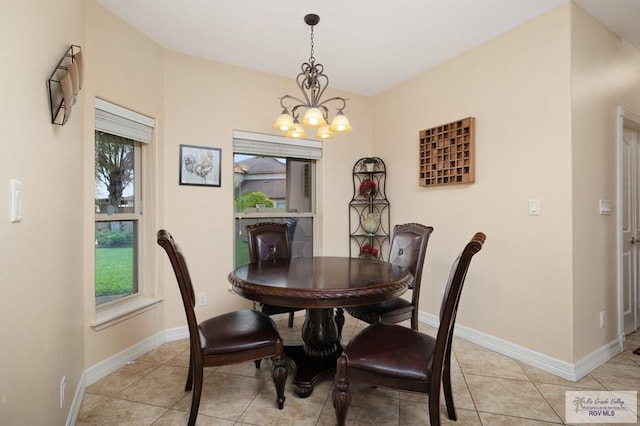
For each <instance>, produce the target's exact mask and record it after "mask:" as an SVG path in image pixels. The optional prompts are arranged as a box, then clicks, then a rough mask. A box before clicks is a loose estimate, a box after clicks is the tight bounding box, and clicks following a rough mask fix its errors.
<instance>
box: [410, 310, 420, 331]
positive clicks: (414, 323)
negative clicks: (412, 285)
mask: <svg viewBox="0 0 640 426" xmlns="http://www.w3.org/2000/svg"><path fill="white" fill-rule="evenodd" d="M416 311H417V309H416V310H414V311H413V313H412V314H411V328H412V329H414V330H415V331H418V312H416Z"/></svg>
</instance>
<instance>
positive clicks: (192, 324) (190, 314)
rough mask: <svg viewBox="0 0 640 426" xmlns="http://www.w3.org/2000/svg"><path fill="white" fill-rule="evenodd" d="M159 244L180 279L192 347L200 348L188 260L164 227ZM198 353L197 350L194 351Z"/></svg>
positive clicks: (177, 279)
mask: <svg viewBox="0 0 640 426" xmlns="http://www.w3.org/2000/svg"><path fill="white" fill-rule="evenodd" d="M157 242H158V245H159V246H161V247H162V248H164V251H166V252H167V256H168V257H169V261H170V262H171V266H172V267H173V272H174V273H175V275H176V281H178V288H179V289H180V295H181V296H182V304H183V305H184V311H185V314H186V316H187V326H188V327H189V336H190V339H191V346H192V349H194V347H195V350H197V351H199V350H200V333H199V332H198V321H197V318H196V313H195V311H194V309H193V308H194V306H195V303H196V297H195V292H194V291H193V284H192V283H191V275H190V274H189V268H188V267H187V261H186V259H185V258H184V255H183V254H182V250H181V249H180V246H179V245H178V243H176V242H175V240H174V239H173V236H172V235H171V234H170V233H169V232H167V231H166V230H164V229H161V230H159V231H158V234H157ZM193 353H197V352H193Z"/></svg>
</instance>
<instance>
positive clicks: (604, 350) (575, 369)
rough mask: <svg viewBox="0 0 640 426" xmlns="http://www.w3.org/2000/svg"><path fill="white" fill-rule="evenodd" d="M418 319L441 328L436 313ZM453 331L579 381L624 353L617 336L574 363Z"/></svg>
mask: <svg viewBox="0 0 640 426" xmlns="http://www.w3.org/2000/svg"><path fill="white" fill-rule="evenodd" d="M418 320H419V321H420V322H423V323H425V324H428V325H430V326H432V327H438V324H439V323H440V321H439V319H438V317H437V316H435V315H432V314H428V313H426V312H422V311H420V314H419V315H418ZM454 334H455V335H456V336H457V337H460V338H462V339H464V340H468V341H469V342H472V343H475V344H476V345H480V346H482V347H483V348H487V349H490V350H492V351H494V352H497V353H500V354H503V355H506V356H508V357H510V358H513V359H517V360H518V361H522V362H524V363H525V364H528V365H530V366H532V367H535V368H538V369H540V370H542V371H546V372H547V373H551V374H553V375H556V376H558V377H561V378H563V379H565V380H569V381H572V382H577V381H578V380H580V379H581V378H583V377H584V376H586V375H587V374H589V373H590V372H592V371H593V370H595V369H596V368H597V367H599V366H600V365H602V364H604V363H605V362H607V361H609V360H610V359H611V358H613V357H614V356H616V355H618V354H619V353H620V352H621V350H620V347H621V346H620V342H619V340H618V339H615V340H613V341H612V342H610V343H608V344H606V345H604V346H601V347H600V348H598V349H596V350H595V351H593V352H591V353H590V354H589V355H587V356H585V357H584V358H582V359H580V360H579V361H578V362H576V363H575V364H571V363H569V362H566V361H562V360H559V359H556V358H553V357H550V356H548V355H545V354H542V353H540V352H536V351H533V350H531V349H528V348H525V347H524V346H520V345H517V344H515V343H511V342H508V341H506V340H502V339H500V338H498V337H494V336H491V335H488V334H485V333H483V332H481V331H477V330H474V329H472V328H470V327H466V326H464V325H460V324H456V326H455V329H454Z"/></svg>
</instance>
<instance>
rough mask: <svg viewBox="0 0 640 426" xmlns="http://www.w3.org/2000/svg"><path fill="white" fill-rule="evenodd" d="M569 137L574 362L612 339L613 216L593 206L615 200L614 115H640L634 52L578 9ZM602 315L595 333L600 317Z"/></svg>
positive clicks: (639, 71)
mask: <svg viewBox="0 0 640 426" xmlns="http://www.w3.org/2000/svg"><path fill="white" fill-rule="evenodd" d="M571 39H572V49H571V50H572V58H571V67H572V73H571V79H572V80H571V88H572V94H573V101H572V132H573V149H572V154H571V155H572V163H573V176H572V179H573V186H572V192H571V197H572V199H573V206H574V209H573V218H572V222H573V243H572V250H573V253H574V257H573V270H574V281H573V305H574V327H573V331H572V334H573V335H574V336H575V348H574V351H575V358H576V359H580V358H581V357H583V356H584V355H586V354H588V353H590V352H592V351H594V350H595V349H597V348H598V347H600V346H603V345H605V344H607V343H609V342H611V341H612V340H614V339H615V337H616V335H617V332H618V312H617V290H616V239H615V237H616V214H617V209H616V207H615V204H613V206H614V207H613V211H612V215H611V216H601V215H599V214H598V200H599V199H605V200H611V201H612V202H614V203H615V200H616V174H615V170H616V108H617V107H618V106H623V107H624V108H626V109H627V110H630V111H633V112H635V113H640V53H639V52H638V51H637V50H635V49H633V48H631V47H630V46H629V45H627V44H626V43H624V42H623V41H621V40H620V39H619V38H618V37H617V36H615V35H614V34H613V33H611V32H610V31H609V30H608V29H606V28H604V27H603V26H602V25H601V24H600V23H599V22H598V21H596V20H595V19H594V18H593V17H591V16H590V15H589V14H587V13H586V12H585V11H584V10H583V9H581V8H580V7H577V6H576V7H574V8H572V14H571ZM600 311H605V313H606V314H605V327H604V329H600V324H599V321H600V319H599V313H600Z"/></svg>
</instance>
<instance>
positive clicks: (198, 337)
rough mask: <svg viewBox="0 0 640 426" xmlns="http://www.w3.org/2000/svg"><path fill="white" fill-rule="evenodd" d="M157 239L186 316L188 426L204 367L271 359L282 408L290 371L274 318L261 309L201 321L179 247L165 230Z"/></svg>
mask: <svg viewBox="0 0 640 426" xmlns="http://www.w3.org/2000/svg"><path fill="white" fill-rule="evenodd" d="M157 242H158V245H160V246H161V247H162V248H164V250H165V251H166V252H167V256H168V257H169V261H170V262H171V266H172V267H173V272H174V273H175V276H176V280H177V281H178V287H179V289H180V295H181V296H182V303H183V305H184V311H185V314H186V316H187V326H188V329H189V371H188V374H187V383H186V385H185V388H184V390H185V392H188V391H190V390H192V389H193V395H192V397H191V411H190V414H189V423H188V424H189V426H192V425H194V424H195V422H196V417H197V416H198V409H199V407H200V397H201V395H202V381H203V369H204V367H216V366H220V365H228V364H237V363H239V362H244V361H255V360H261V359H262V358H271V360H272V362H273V366H272V370H271V377H272V379H273V383H274V384H275V387H276V395H277V397H276V403H277V404H278V408H279V409H282V407H283V406H284V400H285V396H284V386H285V382H286V381H287V370H286V368H285V362H286V361H285V357H284V355H283V354H284V346H283V342H282V338H281V337H280V334H279V333H278V329H277V328H276V325H275V323H274V322H273V320H272V319H271V318H269V317H268V316H267V315H265V314H263V313H262V312H258V311H255V310H252V309H243V310H239V311H234V312H229V313H226V314H221V315H218V316H215V317H212V318H209V319H206V320H204V321H202V322H200V323H198V322H197V319H196V315H195V311H194V306H195V292H194V291H193V284H192V282H191V276H190V274H189V269H188V268H187V262H186V260H185V257H184V255H183V253H182V250H181V249H180V246H178V244H177V243H176V242H175V241H174V239H173V237H172V236H171V234H170V233H169V232H167V231H166V230H164V229H161V230H159V231H158V234H157Z"/></svg>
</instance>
